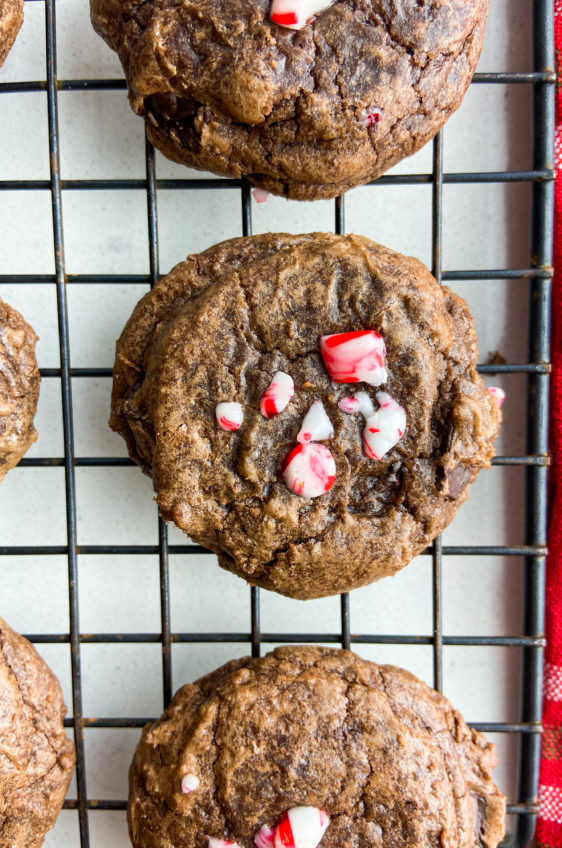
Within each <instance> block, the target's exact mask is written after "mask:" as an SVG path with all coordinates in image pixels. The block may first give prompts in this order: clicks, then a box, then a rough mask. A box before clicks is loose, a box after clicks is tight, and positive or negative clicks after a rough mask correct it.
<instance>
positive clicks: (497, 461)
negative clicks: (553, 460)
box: [16, 456, 550, 468]
mask: <svg viewBox="0 0 562 848" xmlns="http://www.w3.org/2000/svg"><path fill="white" fill-rule="evenodd" d="M73 462H74V467H75V468H107V467H110V468H122V467H126V468H132V467H133V466H136V463H135V462H133V460H132V459H129V457H127V456H75V457H74V460H73ZM62 465H64V457H62V456H59V457H54V456H45V457H33V458H32V459H22V460H20V462H19V464H18V465H17V466H16V467H17V468H58V467H60V466H62ZM492 465H502V466H505V465H508V466H529V465H540V466H543V465H550V457H549V456H495V457H494V458H493V459H492Z"/></svg>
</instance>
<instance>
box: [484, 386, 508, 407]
mask: <svg viewBox="0 0 562 848" xmlns="http://www.w3.org/2000/svg"><path fill="white" fill-rule="evenodd" d="M486 391H487V392H489V394H491V395H492V397H493V398H495V400H496V403H497V405H498V406H501V405H502V403H503V402H504V400H505V392H504V390H503V389H500V388H499V386H488V387H487V389H486Z"/></svg>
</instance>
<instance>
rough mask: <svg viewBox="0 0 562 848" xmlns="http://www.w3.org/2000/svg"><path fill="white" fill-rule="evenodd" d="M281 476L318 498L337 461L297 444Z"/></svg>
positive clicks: (326, 488) (329, 484) (333, 476)
mask: <svg viewBox="0 0 562 848" xmlns="http://www.w3.org/2000/svg"><path fill="white" fill-rule="evenodd" d="M281 476H282V477H283V481H284V483H285V485H286V486H287V488H288V489H290V490H291V492H293V493H294V494H295V495H301V497H303V498H318V497H319V496H320V495H324V494H325V493H326V492H328V491H329V490H330V489H331V488H332V486H333V485H334V480H335V479H336V463H335V461H334V457H333V456H332V454H331V453H330V451H329V450H328V448H327V447H325V446H324V445H319V444H316V443H315V442H312V443H311V444H306V445H297V446H296V447H294V448H293V449H292V450H291V451H290V452H289V453H288V454H287V456H286V457H285V460H284V462H283V465H282V466H281ZM296 809H300V807H299V808H296Z"/></svg>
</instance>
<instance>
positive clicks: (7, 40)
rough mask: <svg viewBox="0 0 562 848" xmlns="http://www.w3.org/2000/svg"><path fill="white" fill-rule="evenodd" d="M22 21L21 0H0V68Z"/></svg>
mask: <svg viewBox="0 0 562 848" xmlns="http://www.w3.org/2000/svg"><path fill="white" fill-rule="evenodd" d="M22 23H23V0H0V68H1V67H2V65H3V64H4V62H5V61H6V56H7V55H8V53H9V52H10V50H11V47H12V44H13V43H14V41H15V40H16V35H17V34H18V32H19V31H20V27H21V25H22Z"/></svg>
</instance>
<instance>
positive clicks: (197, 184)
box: [0, 168, 554, 191]
mask: <svg viewBox="0 0 562 848" xmlns="http://www.w3.org/2000/svg"><path fill="white" fill-rule="evenodd" d="M553 179H554V171H553V170H551V169H549V168H544V169H543V170H540V171H475V172H474V173H458V174H443V182H444V183H451V184H454V183H463V184H464V183H517V182H533V181H534V182H546V181H549V180H553ZM432 182H433V175H432V174H390V175H388V176H384V177H379V178H378V180H374V181H373V182H371V183H368V185H369V186H379V185H385V186H387V185H427V184H430V183H432ZM241 186H242V180H235V179H189V180H188V179H185V180H181V179H167V180H166V179H163V180H156V181H155V188H156V189H159V190H168V191H169V190H173V189H176V190H179V189H182V190H189V191H197V190H201V189H203V190H204V189H207V190H211V191H217V190H219V189H239V188H240V187H241ZM50 187H51V184H50V182H49V181H48V180H0V191H22V190H23V191H42V190H45V191H48V190H49V189H50ZM61 189H62V190H63V191H121V190H128V191H132V190H134V189H142V190H143V191H146V189H147V181H146V180H142V179H121V180H118V179H114V180H111V179H106V180H62V181H61Z"/></svg>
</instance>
